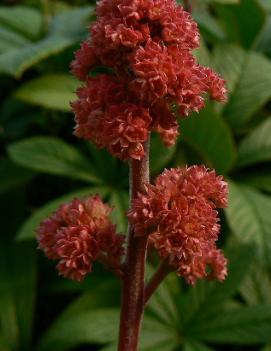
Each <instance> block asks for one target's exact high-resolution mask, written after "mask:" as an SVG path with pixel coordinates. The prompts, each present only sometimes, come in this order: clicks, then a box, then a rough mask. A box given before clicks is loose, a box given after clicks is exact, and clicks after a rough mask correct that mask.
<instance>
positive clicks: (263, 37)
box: [255, 0, 271, 55]
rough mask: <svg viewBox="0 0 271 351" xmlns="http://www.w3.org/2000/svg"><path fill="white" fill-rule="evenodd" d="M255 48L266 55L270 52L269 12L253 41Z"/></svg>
mask: <svg viewBox="0 0 271 351" xmlns="http://www.w3.org/2000/svg"><path fill="white" fill-rule="evenodd" d="M268 1H269V0H268ZM270 11H271V3H270ZM255 49H256V50H257V51H260V52H263V53H265V54H267V55H270V54H271V15H270V14H269V15H268V17H267V19H266V22H265V25H264V27H263V29H262V31H261V33H260V34H259V35H258V38H257V41H256V43H255Z"/></svg>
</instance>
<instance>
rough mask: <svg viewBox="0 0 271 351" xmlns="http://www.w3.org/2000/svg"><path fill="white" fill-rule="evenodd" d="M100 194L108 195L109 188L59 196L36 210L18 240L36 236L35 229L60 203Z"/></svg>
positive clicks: (24, 225)
mask: <svg viewBox="0 0 271 351" xmlns="http://www.w3.org/2000/svg"><path fill="white" fill-rule="evenodd" d="M90 194H92V195H95V194H100V195H101V196H102V197H104V196H106V195H107V190H106V189H104V188H99V187H98V188H96V187H89V188H84V189H80V190H77V191H74V192H72V193H69V194H67V195H64V196H62V197H60V198H57V199H55V200H53V201H51V202H49V203H48V204H46V205H45V206H43V207H41V208H40V209H38V210H37V211H35V212H34V213H33V214H32V216H30V217H29V218H28V219H27V220H26V221H25V222H24V224H23V225H22V227H21V228H20V230H19V232H18V234H17V240H29V239H34V238H35V231H36V229H37V228H38V226H39V224H40V222H41V221H42V220H43V219H44V218H46V217H48V216H49V215H50V214H51V213H52V212H53V211H55V210H56V209H57V208H58V206H59V205H61V204H62V203H64V202H68V201H70V200H72V199H74V198H80V197H84V196H88V195H90Z"/></svg>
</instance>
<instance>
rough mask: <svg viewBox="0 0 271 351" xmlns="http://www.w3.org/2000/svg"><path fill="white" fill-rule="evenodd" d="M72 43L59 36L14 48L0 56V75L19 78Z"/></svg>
mask: <svg viewBox="0 0 271 351" xmlns="http://www.w3.org/2000/svg"><path fill="white" fill-rule="evenodd" d="M73 43H74V42H73V41H71V40H70V39H68V38H63V37H59V36H51V37H46V38H44V39H42V40H40V41H38V42H36V43H31V44H29V45H24V46H23V47H20V48H14V49H12V50H8V51H5V52H2V53H1V54H0V74H1V73H4V74H9V75H12V76H14V77H15V78H20V76H21V75H22V74H23V72H24V71H26V70H27V69H28V68H30V67H32V66H34V65H35V64H37V63H38V62H40V61H42V60H44V59H46V58H48V57H49V56H51V55H55V54H58V53H60V52H61V51H63V50H65V49H66V48H68V47H69V46H70V45H72V44H73Z"/></svg>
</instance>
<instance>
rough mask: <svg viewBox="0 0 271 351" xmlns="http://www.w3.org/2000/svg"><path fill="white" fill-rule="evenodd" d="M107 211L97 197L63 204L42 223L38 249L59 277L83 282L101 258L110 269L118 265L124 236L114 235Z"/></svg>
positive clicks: (113, 227)
mask: <svg viewBox="0 0 271 351" xmlns="http://www.w3.org/2000/svg"><path fill="white" fill-rule="evenodd" d="M110 212H111V208H110V207H108V206H107V205H106V204H104V203H103V202H102V200H101V198H100V197H99V196H98V195H96V196H93V197H88V198H84V199H82V200H79V199H75V200H73V201H71V202H70V203H66V204H63V205H61V206H60V207H59V208H58V210H57V211H56V212H54V213H53V214H52V215H51V216H50V217H48V218H47V219H45V220H43V221H42V222H41V224H40V226H39V228H38V242H39V248H40V249H41V250H43V251H44V253H45V255H46V256H47V257H48V258H50V259H53V260H57V261H58V264H57V269H58V271H59V273H60V274H61V275H63V276H64V277H67V278H70V279H73V280H77V281H82V280H83V279H84V278H85V276H86V275H87V273H89V272H91V269H92V264H93V262H94V261H95V260H97V259H98V258H99V256H100V255H105V256H106V257H107V258H108V261H110V264H111V265H113V266H116V267H117V266H118V265H119V264H120V259H121V256H122V254H123V242H124V236H123V235H120V234H117V233H116V228H115V225H113V224H112V222H111V221H110V219H109V214H110Z"/></svg>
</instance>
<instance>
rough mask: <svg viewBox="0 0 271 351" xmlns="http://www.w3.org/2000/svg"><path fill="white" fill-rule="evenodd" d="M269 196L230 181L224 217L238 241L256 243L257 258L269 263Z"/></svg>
mask: <svg viewBox="0 0 271 351" xmlns="http://www.w3.org/2000/svg"><path fill="white" fill-rule="evenodd" d="M270 211H271V198H270V197H269V196H266V195H263V194H261V193H260V192H258V191H257V190H255V189H253V188H250V187H247V186H242V185H239V184H237V183H233V182H230V195H229V206H228V208H227V209H226V217H227V220H228V223H229V226H230V228H231V230H232V232H233V233H234V235H235V236H236V238H238V240H239V241H240V242H245V243H254V244H256V247H257V251H258V255H259V258H260V259H261V261H262V262H264V263H268V264H270V262H271V260H270V256H271V255H270V254H271V244H270V243H271V236H270V226H271V218H270Z"/></svg>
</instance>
